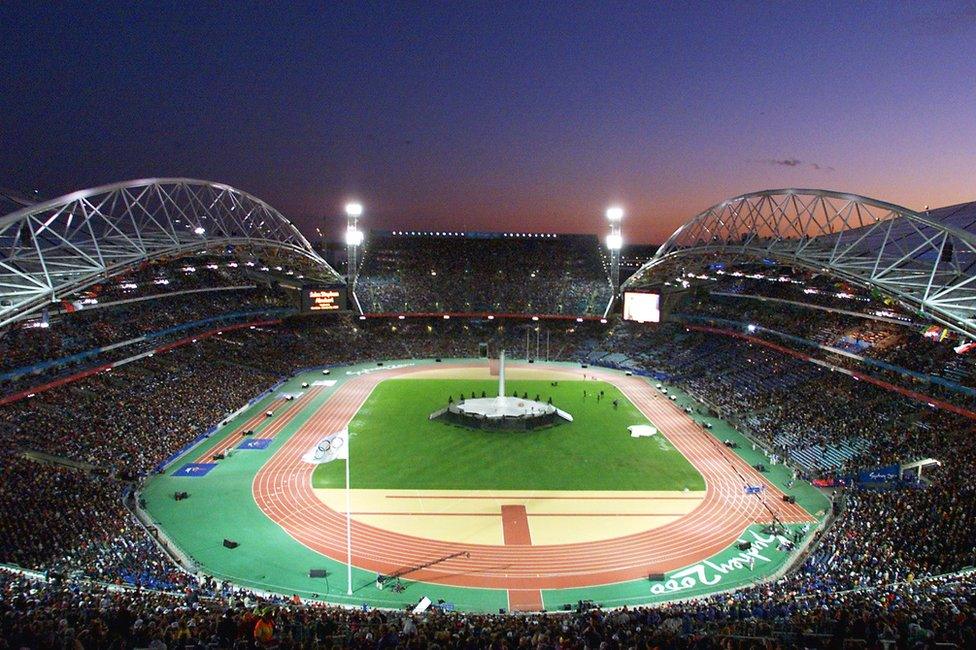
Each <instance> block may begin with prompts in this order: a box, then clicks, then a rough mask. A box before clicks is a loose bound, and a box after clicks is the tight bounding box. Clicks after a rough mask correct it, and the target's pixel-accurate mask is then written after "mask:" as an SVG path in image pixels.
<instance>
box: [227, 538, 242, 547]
mask: <svg viewBox="0 0 976 650" xmlns="http://www.w3.org/2000/svg"><path fill="white" fill-rule="evenodd" d="M224 546H225V547H226V548H237V547H238V546H240V543H238V542H235V541H234V540H232V539H227V538H226V537H225V538H224Z"/></svg>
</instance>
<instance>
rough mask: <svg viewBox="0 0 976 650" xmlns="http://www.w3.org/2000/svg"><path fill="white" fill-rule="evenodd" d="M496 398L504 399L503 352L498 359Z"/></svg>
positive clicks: (503, 351)
mask: <svg viewBox="0 0 976 650" xmlns="http://www.w3.org/2000/svg"><path fill="white" fill-rule="evenodd" d="M498 396H499V397H505V350H502V353H501V356H499V358H498Z"/></svg>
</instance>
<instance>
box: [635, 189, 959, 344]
mask: <svg viewBox="0 0 976 650" xmlns="http://www.w3.org/2000/svg"><path fill="white" fill-rule="evenodd" d="M974 224H976V203H967V204H962V205H956V206H950V207H946V208H940V209H937V210H932V211H929V212H926V213H924V214H920V213H918V212H914V211H912V210H909V209H908V208H903V207H901V206H897V205H893V204H890V203H884V202H882V201H877V200H875V199H869V198H866V197H863V196H857V195H854V194H844V193H840V192H833V191H829V190H806V189H782V190H765V191H762V192H754V193H751V194H744V195H742V196H738V197H735V198H732V199H729V200H727V201H724V202H722V203H719V204H718V205H715V206H712V207H711V208H709V209H707V210H705V211H704V212H702V213H700V214H698V215H697V216H695V217H694V218H692V219H691V220H690V221H688V222H687V223H686V224H684V225H683V226H681V227H680V228H678V230H676V231H675V232H674V234H673V235H671V237H670V238H669V239H668V240H667V241H666V242H665V243H664V245H663V246H661V248H660V249H659V250H658V252H657V254H656V255H655V257H654V259H653V260H651V261H650V262H648V263H647V264H645V265H644V266H643V267H642V268H641V269H640V270H638V271H637V273H635V274H634V275H633V276H632V277H631V278H630V279H628V280H627V282H626V283H625V287H634V286H641V285H646V284H651V283H654V282H655V281H659V280H660V279H661V277H662V275H661V273H664V274H668V275H665V276H664V277H669V276H670V277H672V278H673V277H674V275H673V274H674V272H675V271H678V272H681V271H683V270H697V269H700V268H702V267H704V266H707V265H709V264H712V263H715V262H717V261H729V260H732V261H734V260H739V259H750V258H751V259H771V260H777V261H780V262H785V263H789V264H796V265H799V266H803V267H806V268H809V269H814V270H821V271H824V272H827V273H830V274H832V275H835V276H837V277H839V278H843V279H845V280H847V281H849V282H853V283H856V284H859V285H861V286H864V287H869V288H873V289H877V290H880V291H882V292H884V293H885V294H888V295H890V296H892V297H894V298H896V299H897V300H898V301H900V302H901V303H902V304H904V305H905V306H907V307H910V308H911V309H913V310H917V311H920V312H921V313H923V314H924V315H925V316H926V317H928V318H931V319H934V320H936V321H939V322H941V323H943V324H944V325H946V326H948V327H951V328H953V329H955V330H957V331H959V332H962V333H964V334H966V335H968V336H971V337H973V336H976V321H974V317H976V283H974V282H973V281H974V280H976V234H974Z"/></svg>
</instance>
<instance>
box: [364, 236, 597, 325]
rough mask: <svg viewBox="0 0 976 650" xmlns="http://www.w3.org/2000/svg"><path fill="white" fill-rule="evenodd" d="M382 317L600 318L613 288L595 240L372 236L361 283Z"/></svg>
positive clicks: (371, 308)
mask: <svg viewBox="0 0 976 650" xmlns="http://www.w3.org/2000/svg"><path fill="white" fill-rule="evenodd" d="M356 295H357V296H358V297H359V301H360V304H361V305H362V308H363V309H364V310H365V311H367V312H377V313H405V312H410V313H439V312H478V313H484V312H487V313H523V314H524V313H529V314H567V315H573V316H576V315H588V314H589V315H593V314H602V313H603V310H604V309H605V308H606V306H607V303H608V301H609V300H610V295H611V287H610V280H609V275H608V271H607V264H606V259H605V256H604V253H603V250H602V248H601V246H600V243H599V240H598V239H597V238H596V237H595V236H592V235H548V236H537V237H506V236H502V235H499V234H496V235H492V236H484V237H482V236H473V235H460V236H436V235H423V236H419V235H418V236H412V235H401V234H396V235H395V234H380V233H371V234H370V237H369V238H368V240H367V242H366V247H365V253H364V256H363V264H362V268H361V271H360V275H359V279H358V280H357V284H356Z"/></svg>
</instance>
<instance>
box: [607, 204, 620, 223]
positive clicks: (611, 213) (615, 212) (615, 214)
mask: <svg viewBox="0 0 976 650" xmlns="http://www.w3.org/2000/svg"><path fill="white" fill-rule="evenodd" d="M623 218H624V209H623V208H621V207H620V206H619V205H612V206H610V207H609V208H607V220H609V221H620V220H621V219H623Z"/></svg>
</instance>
